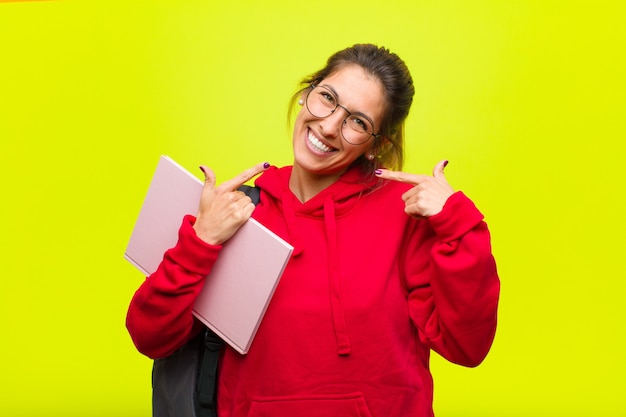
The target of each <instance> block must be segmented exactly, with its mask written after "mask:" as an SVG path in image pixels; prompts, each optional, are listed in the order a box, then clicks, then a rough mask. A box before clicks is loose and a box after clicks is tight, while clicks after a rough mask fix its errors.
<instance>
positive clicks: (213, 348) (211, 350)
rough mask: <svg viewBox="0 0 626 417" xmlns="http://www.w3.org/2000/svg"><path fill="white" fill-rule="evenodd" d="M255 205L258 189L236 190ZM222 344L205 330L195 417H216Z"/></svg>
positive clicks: (199, 364) (199, 365)
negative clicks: (218, 371)
mask: <svg viewBox="0 0 626 417" xmlns="http://www.w3.org/2000/svg"><path fill="white" fill-rule="evenodd" d="M238 190H239V191H242V192H244V193H245V194H246V195H247V196H248V197H250V198H251V199H252V203H253V204H254V205H257V204H258V203H259V201H260V198H261V190H260V189H259V188H258V187H252V186H250V185H242V186H241V187H239V188H238ZM223 344H224V342H223V341H222V339H220V337H219V336H218V335H216V334H215V333H214V332H213V330H211V329H206V331H205V333H204V339H203V340H202V345H201V346H200V357H199V361H198V375H197V379H196V392H195V401H194V402H195V409H196V417H217V366H218V363H219V359H220V354H221V351H222V346H223Z"/></svg>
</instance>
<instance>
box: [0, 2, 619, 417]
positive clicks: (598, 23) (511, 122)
mask: <svg viewBox="0 0 626 417" xmlns="http://www.w3.org/2000/svg"><path fill="white" fill-rule="evenodd" d="M621 4H623V3H622V2H618V1H596V2H582V1H530V0H528V1H522V0H492V1H488V0H476V1H469V0H468V1H458V2H451V1H434V0H433V1H423V0H416V1H408V0H407V1H396V0H387V1H383V2H381V1H373V0H362V1H326V0H322V1H317V2H299V1H284V2H280V1H271V0H264V1H259V2H253V1H229V2H227V1H221V2H217V1H191V0H189V1H182V0H179V1H175V0H171V1H166V0H161V1H141V2H140V1H125V2H118V1H113V2H112V1H83V2H79V1H59V2H29V3H2V4H0V60H1V61H0V62H1V63H0V141H1V149H2V151H1V161H2V162H1V163H0V181H1V183H0V186H1V187H0V190H1V193H2V203H1V204H0V231H1V232H0V233H1V236H2V250H1V251H0V280H1V285H0V329H1V330H0V331H1V332H2V339H1V342H0V375H1V378H0V380H1V381H2V382H1V384H2V386H1V387H0V415H3V416H34V415H47V416H145V417H147V416H149V415H150V368H151V362H150V361H149V360H148V359H146V358H144V357H142V356H141V355H140V354H139V353H137V352H136V351H135V350H134V347H133V345H132V343H131V341H130V339H129V337H128V335H127V333H126V330H125V328H124V318H125V311H126V307H127V305H128V302H129V300H130V298H131V296H132V294H133V292H134V290H135V289H136V288H137V287H138V286H139V284H140V283H141V281H142V280H143V276H141V274H139V273H138V272H137V271H136V270H135V269H134V268H133V267H132V266H131V265H130V264H128V263H127V262H126V261H125V260H124V259H123V257H122V255H123V252H124V248H125V246H126V242H127V240H128V237H129V234H130V231H131V230H132V226H133V224H134V221H135V219H136V216H137V214H138V210H139V207H140V204H141V201H142V199H143V196H144V193H145V192H146V189H147V186H148V182H149V179H150V176H151V175H152V171H153V169H154V167H155V165H156V162H157V159H158V157H159V155H161V154H168V155H170V156H172V157H174V158H175V159H176V160H178V161H179V162H180V163H181V164H183V165H184V166H186V167H188V168H189V169H190V170H192V172H196V171H198V170H197V168H196V167H197V166H198V165H200V164H208V165H210V166H212V167H213V168H214V169H215V171H216V172H217V175H218V180H220V179H222V180H223V179H226V178H229V177H230V176H232V175H234V174H236V173H237V172H239V171H241V170H243V169H244V168H247V167H248V166H251V165H252V164H254V163H257V162H261V161H266V160H267V161H270V162H272V163H273V164H276V165H284V164H288V163H290V161H291V145H290V131H289V128H288V127H287V122H286V109H287V101H288V98H289V97H290V95H291V93H292V92H293V91H294V90H295V88H296V84H297V82H298V80H299V79H300V78H301V77H303V76H305V75H308V74H309V73H311V72H312V71H314V70H316V69H318V68H319V67H321V66H322V65H323V63H324V60H325V59H326V58H327V56H328V55H330V54H331V53H332V52H335V51H336V50H338V49H340V48H343V47H346V46H349V45H351V44H353V43H356V42H373V43H377V44H380V45H385V46H388V47H389V48H391V49H392V50H393V51H395V52H397V53H398V54H399V55H400V56H401V57H403V58H404V59H405V61H406V62H407V63H408V65H409V67H410V68H411V71H412V75H413V77H414V79H415V84H416V91H417V94H416V101H415V104H414V106H413V109H412V112H411V115H410V116H409V121H408V126H407V132H408V135H407V136H408V138H407V139H408V140H407V151H408V158H407V166H406V170H407V171H411V172H416V173H417V172H419V173H430V172H431V170H432V167H433V166H434V165H435V163H436V162H437V161H439V160H440V159H444V158H446V159H449V160H450V165H449V166H448V168H447V169H446V172H447V176H448V179H449V180H450V182H451V183H452V184H453V185H454V186H455V187H456V188H457V189H463V190H464V191H465V192H466V193H467V194H468V195H470V196H471V197H472V198H473V199H474V200H475V201H476V203H477V204H478V206H479V207H480V208H481V210H482V211H483V212H484V213H485V214H486V216H487V221H488V223H489V225H490V227H491V230H492V233H493V246H494V252H495V254H496V256H497V260H498V264H499V271H500V274H501V278H502V298H501V307H500V322H499V331H498V335H497V338H496V341H495V344H494V346H493V349H492V351H491V353H490V356H489V357H488V358H487V359H486V361H485V362H484V363H483V364H482V365H481V366H480V367H478V368H476V369H465V368H461V367H458V366H455V365H451V364H448V363H445V362H444V361H442V360H441V359H440V358H438V357H434V358H433V373H434V377H435V384H436V388H435V411H436V413H437V415H438V416H439V417H456V416H460V417H472V416H499V417H502V416H568V417H573V416H592V415H593V416H624V415H626V402H624V400H623V396H624V392H626V377H625V375H626V363H625V360H624V358H625V356H626V354H625V352H626V340H625V339H626V326H625V324H626V323H625V316H626V314H625V308H624V301H623V300H624V296H625V295H626V294H625V293H626V285H625V283H624V282H625V279H626V269H625V267H624V262H625V260H626V250H625V249H626V243H625V235H626V227H625V224H626V223H625V221H624V214H625V211H626V210H625V209H626V207H625V204H624V198H623V193H624V174H625V173H626V172H625V167H624V166H625V161H624V150H625V146H624V141H625V140H626V114H625V113H626V112H625V109H626V105H625V99H626V85H625V74H626V68H625V67H626V66H625V58H624V53H625V46H626V43H625V41H626V29H625V27H624V21H625V19H626V13H625V6H620V5H621ZM197 173H198V174H199V171H198V172H197ZM372 221H377V219H374V218H373V219H372Z"/></svg>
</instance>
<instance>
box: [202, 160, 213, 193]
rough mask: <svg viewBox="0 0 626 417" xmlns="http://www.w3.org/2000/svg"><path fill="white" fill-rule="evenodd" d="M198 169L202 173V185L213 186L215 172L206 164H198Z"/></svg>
mask: <svg viewBox="0 0 626 417" xmlns="http://www.w3.org/2000/svg"><path fill="white" fill-rule="evenodd" d="M200 171H202V173H203V174H204V187H205V188H207V187H208V188H211V189H213V188H215V173H214V172H213V170H212V169H211V168H209V167H208V166H206V165H200Z"/></svg>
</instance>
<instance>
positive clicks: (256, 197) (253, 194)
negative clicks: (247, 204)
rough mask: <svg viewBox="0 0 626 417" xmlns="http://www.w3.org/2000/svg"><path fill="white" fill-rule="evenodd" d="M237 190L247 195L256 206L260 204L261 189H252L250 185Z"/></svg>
mask: <svg viewBox="0 0 626 417" xmlns="http://www.w3.org/2000/svg"><path fill="white" fill-rule="evenodd" d="M237 190H239V191H242V192H243V193H244V194H245V195H247V196H248V197H250V198H251V199H252V204H254V205H255V206H256V205H257V204H259V201H260V200H261V189H260V188H259V187H252V186H250V185H245V184H244V185H242V186H241V187H239V188H237Z"/></svg>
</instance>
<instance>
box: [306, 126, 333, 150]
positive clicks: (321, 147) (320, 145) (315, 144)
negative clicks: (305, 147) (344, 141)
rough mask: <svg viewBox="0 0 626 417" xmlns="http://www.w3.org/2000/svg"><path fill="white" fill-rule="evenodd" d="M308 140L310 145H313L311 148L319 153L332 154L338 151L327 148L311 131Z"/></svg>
mask: <svg viewBox="0 0 626 417" xmlns="http://www.w3.org/2000/svg"><path fill="white" fill-rule="evenodd" d="M307 140H308V141H309V144H310V145H311V147H312V148H313V149H315V150H317V151H319V152H323V153H330V152H335V151H336V150H337V149H335V148H331V147H330V146H327V145H325V144H324V143H322V141H321V140H319V139H318V138H317V137H315V135H314V134H313V132H312V131H311V130H309V133H308V135H307Z"/></svg>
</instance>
